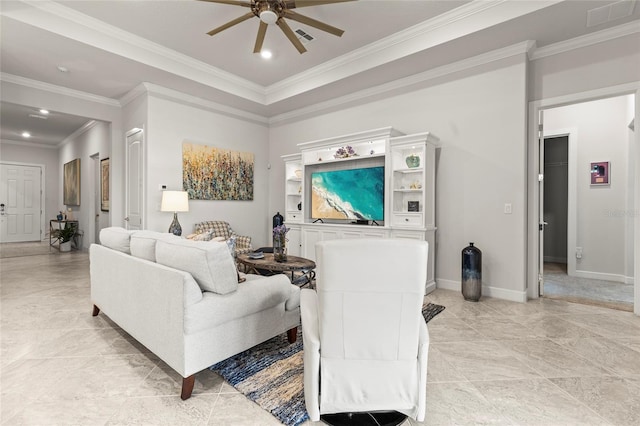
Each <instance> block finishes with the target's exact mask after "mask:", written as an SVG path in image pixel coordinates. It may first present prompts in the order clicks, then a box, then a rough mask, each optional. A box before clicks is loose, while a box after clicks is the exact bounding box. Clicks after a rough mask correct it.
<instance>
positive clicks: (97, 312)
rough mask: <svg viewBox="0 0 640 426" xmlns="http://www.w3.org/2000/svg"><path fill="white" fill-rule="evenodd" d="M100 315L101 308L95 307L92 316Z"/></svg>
mask: <svg viewBox="0 0 640 426" xmlns="http://www.w3.org/2000/svg"><path fill="white" fill-rule="evenodd" d="M99 313H100V308H98V307H97V306H96V305H93V312H92V313H91V316H94V317H97V316H98V314H99Z"/></svg>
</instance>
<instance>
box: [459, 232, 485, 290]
mask: <svg viewBox="0 0 640 426" xmlns="http://www.w3.org/2000/svg"><path fill="white" fill-rule="evenodd" d="M462 296H464V300H469V301H472V302H477V301H478V300H480V297H481V296H482V252H481V251H480V249H479V248H477V247H475V246H474V245H473V243H469V245H468V246H467V247H465V248H464V249H463V250H462Z"/></svg>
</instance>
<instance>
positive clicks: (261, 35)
mask: <svg viewBox="0 0 640 426" xmlns="http://www.w3.org/2000/svg"><path fill="white" fill-rule="evenodd" d="M268 27H269V25H267V24H265V23H264V22H262V21H260V26H259V27H258V36H257V37H256V45H255V46H254V47H253V53H260V51H261V50H262V43H264V36H265V34H267V28H268Z"/></svg>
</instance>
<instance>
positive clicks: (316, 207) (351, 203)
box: [311, 166, 384, 221]
mask: <svg viewBox="0 0 640 426" xmlns="http://www.w3.org/2000/svg"><path fill="white" fill-rule="evenodd" d="M311 218H312V219H351V220H375V221H383V220H384V166H376V167H362V168H355V169H348V170H332V171H323V172H314V173H311Z"/></svg>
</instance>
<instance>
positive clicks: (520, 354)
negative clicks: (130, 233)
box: [0, 248, 640, 426]
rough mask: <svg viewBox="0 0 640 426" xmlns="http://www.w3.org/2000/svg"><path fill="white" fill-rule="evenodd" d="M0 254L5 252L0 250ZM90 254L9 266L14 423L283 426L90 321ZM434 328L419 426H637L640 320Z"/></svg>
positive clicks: (573, 314)
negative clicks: (186, 389)
mask: <svg viewBox="0 0 640 426" xmlns="http://www.w3.org/2000/svg"><path fill="white" fill-rule="evenodd" d="M0 249H1V248H0ZM88 267H89V260H88V256H87V254H86V253H81V252H72V253H69V254H59V253H57V252H54V253H53V254H51V255H34V256H24V257H11V258H4V259H2V260H0V295H1V299H0V301H1V304H0V319H1V323H0V326H1V329H0V331H1V363H0V372H1V375H0V387H1V392H2V394H1V399H0V403H1V406H0V410H1V422H2V424H3V425H22V424H25V425H133V424H136V425H137V424H141V425H142V424H144V425H163V424H164V425H220V426H222V425H225V426H226V425H260V426H262V425H267V426H268V425H278V424H279V422H277V421H276V420H275V419H274V418H273V417H272V416H271V415H270V414H268V413H267V412H265V411H263V410H262V409H260V408H259V407H258V406H257V405H255V404H253V403H252V402H250V401H248V400H247V399H246V398H245V397H244V396H242V395H240V394H239V393H237V392H236V391H235V390H234V389H233V388H232V387H231V386H229V385H227V384H225V383H224V381H223V380H222V379H221V378H220V377H219V376H217V375H216V374H214V373H212V372H209V371H203V372H201V373H199V374H198V375H197V378H196V386H195V390H194V396H193V397H192V398H191V399H189V400H187V401H181V400H180V397H179V396H178V395H179V391H180V378H179V377H178V375H177V374H175V373H174V372H172V371H171V370H170V369H168V368H167V367H166V365H165V364H164V363H163V362H161V361H159V360H158V359H157V358H156V357H154V356H153V355H152V354H150V353H148V352H147V351H146V350H145V349H144V348H143V347H142V346H141V345H139V344H137V343H136V342H135V341H134V340H133V339H132V338H131V337H129V336H128V335H127V334H126V333H124V332H123V331H122V330H120V329H118V328H117V326H115V324H113V323H112V322H111V321H110V320H109V319H108V318H107V317H105V316H104V315H102V314H100V315H99V316H98V317H96V318H94V317H92V316H91V302H90V298H89V272H88ZM427 298H428V300H430V301H433V302H435V303H439V304H442V305H444V306H446V307H447V309H446V310H445V311H444V312H443V313H441V314H440V315H438V316H437V317H436V318H435V319H434V320H433V321H431V322H430V323H429V332H430V334H431V347H430V355H429V384H428V386H427V395H428V402H427V420H426V421H425V422H424V423H416V422H413V421H408V422H406V425H405V426H408V425H418V424H425V425H477V424H504V425H578V424H579V425H637V424H640V318H638V317H634V316H633V315H632V314H631V313H629V312H622V311H616V310H610V309H605V308H599V307H594V306H585V305H579V304H572V303H568V302H564V301H558V300H549V299H541V300H538V301H531V302H529V303H526V304H519V303H512V302H506V301H502V300H497V299H487V298H485V299H482V300H481V301H480V302H478V303H473V302H465V301H464V300H463V299H462V297H461V295H460V294H458V292H452V291H446V290H437V291H435V292H434V293H432V294H431V295H429V296H428V297H427Z"/></svg>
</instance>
